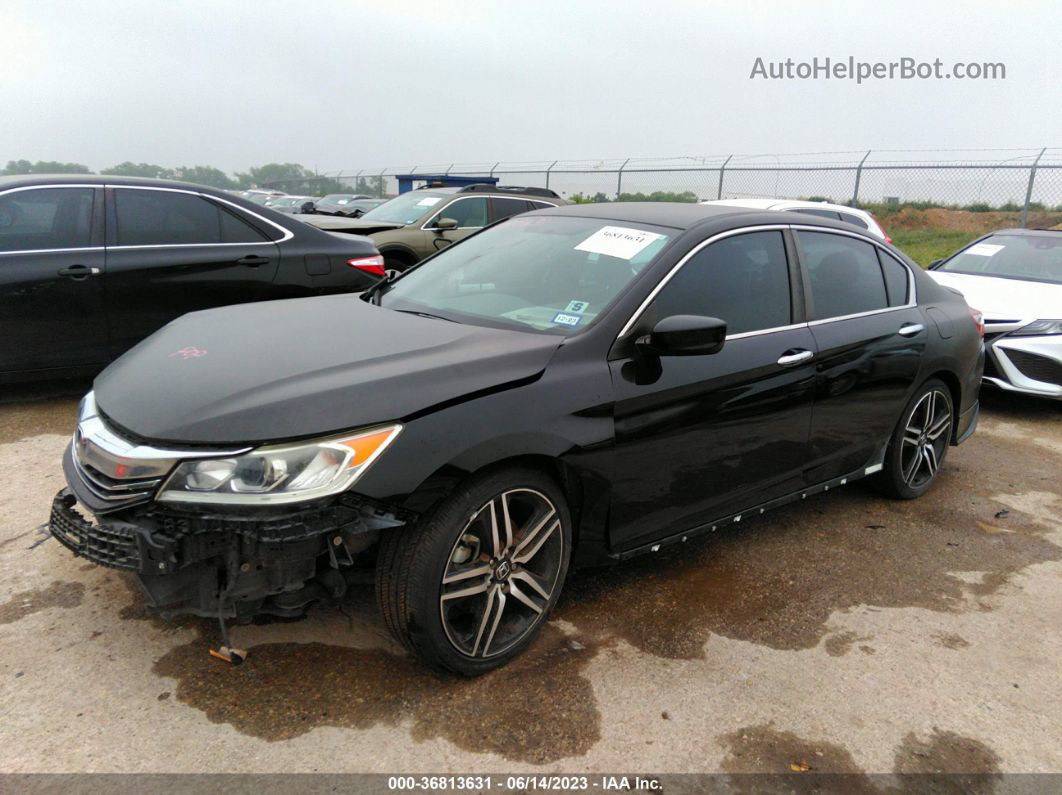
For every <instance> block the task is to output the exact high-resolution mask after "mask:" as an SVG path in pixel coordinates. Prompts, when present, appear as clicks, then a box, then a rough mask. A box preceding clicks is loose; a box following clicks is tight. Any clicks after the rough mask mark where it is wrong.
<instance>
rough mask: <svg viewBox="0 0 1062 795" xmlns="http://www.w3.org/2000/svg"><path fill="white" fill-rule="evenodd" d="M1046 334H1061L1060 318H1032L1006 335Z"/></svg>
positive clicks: (1036, 335)
mask: <svg viewBox="0 0 1062 795" xmlns="http://www.w3.org/2000/svg"><path fill="white" fill-rule="evenodd" d="M1048 334H1062V320H1034V321H1033V322H1032V323H1029V324H1028V325H1025V326H1022V327H1021V328H1020V329H1018V330H1017V331H1012V332H1010V334H1008V335H1007V336H1008V337H1042V336H1045V335H1048Z"/></svg>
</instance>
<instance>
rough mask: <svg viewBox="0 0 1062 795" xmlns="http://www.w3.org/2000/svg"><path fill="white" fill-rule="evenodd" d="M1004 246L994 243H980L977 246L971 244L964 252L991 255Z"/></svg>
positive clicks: (982, 255) (983, 255) (980, 255)
mask: <svg viewBox="0 0 1062 795" xmlns="http://www.w3.org/2000/svg"><path fill="white" fill-rule="evenodd" d="M1002 249H1003V246H997V245H995V244H993V243H978V244H977V245H976V246H970V247H969V248H968V249H966V251H964V252H963V254H976V255H977V256H979V257H991V256H992V255H993V254H995V253H996V252H997V251H1001V250H1002Z"/></svg>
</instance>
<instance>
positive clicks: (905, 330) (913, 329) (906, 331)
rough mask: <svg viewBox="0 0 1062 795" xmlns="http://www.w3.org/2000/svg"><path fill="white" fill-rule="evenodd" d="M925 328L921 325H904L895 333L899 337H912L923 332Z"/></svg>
mask: <svg viewBox="0 0 1062 795" xmlns="http://www.w3.org/2000/svg"><path fill="white" fill-rule="evenodd" d="M925 329H926V327H925V326H923V325H922V324H921V323H904V324H903V325H902V326H900V330H899V331H897V332H896V333H897V334H899V335H900V336H901V337H913V336H914V335H915V334H918V333H919V332H922V331H925Z"/></svg>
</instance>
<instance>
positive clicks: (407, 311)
mask: <svg viewBox="0 0 1062 795" xmlns="http://www.w3.org/2000/svg"><path fill="white" fill-rule="evenodd" d="M395 311H396V312H402V313H403V314H406V315H420V316H421V317H430V318H433V319H435V320H445V321H446V322H448V323H456V322H457V321H456V320H454V319H453V318H451V317H443V316H442V315H433V314H431V312H417V311H416V310H413V309H396V310H395Z"/></svg>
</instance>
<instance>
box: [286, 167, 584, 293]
mask: <svg viewBox="0 0 1062 795" xmlns="http://www.w3.org/2000/svg"><path fill="white" fill-rule="evenodd" d="M565 204H568V202H566V201H565V200H564V199H562V198H561V197H560V196H558V195H557V194H556V193H554V192H553V191H551V190H549V189H548V188H525V187H517V186H513V185H488V184H485V183H484V184H476V185H466V186H465V187H463V188H420V189H418V190H414V191H409V192H408V193H403V194H400V195H399V196H396V197H395V198H393V199H391V201H389V202H386V203H384V204H381V205H380V206H379V207H377V208H375V209H373V210H369V211H368V212H367V213H365V214H364V215H362V216H361V217H360V218H356V219H355V218H318V217H315V216H303V217H302V218H301V220H303V221H305V222H306V223H307V224H312V225H314V226H318V227H320V228H322V229H328V230H331V231H335V232H349V233H354V234H359V235H368V236H369V237H370V238H372V240H373V242H374V243H376V246H377V248H379V249H380V253H381V254H383V256H384V260H385V262H386V267H387V270H388V271H390V272H392V273H393V272H401V271H404V270H406V269H407V268H409V267H410V266H412V265H416V264H417V263H418V262H420V261H421V260H422V259H424V258H425V257H429V256H431V255H432V254H434V253H435V252H436V251H439V250H440V249H442V248H445V247H446V246H448V245H450V244H451V243H456V242H457V241H458V240H462V239H463V238H466V237H468V236H469V235H470V234H472V233H473V232H476V231H478V230H480V229H482V228H483V227H485V226H488V225H490V224H492V223H494V222H495V221H500V220H501V219H503V218H508V217H509V216H512V215H518V214H520V213H526V212H528V211H530V210H545V209H548V208H553V207H559V206H561V205H565Z"/></svg>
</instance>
